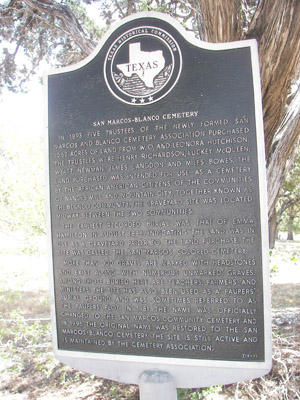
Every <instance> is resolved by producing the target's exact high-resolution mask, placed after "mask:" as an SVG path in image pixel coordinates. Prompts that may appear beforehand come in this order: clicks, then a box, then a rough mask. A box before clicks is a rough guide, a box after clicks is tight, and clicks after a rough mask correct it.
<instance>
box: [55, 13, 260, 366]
mask: <svg viewBox="0 0 300 400" xmlns="http://www.w3.org/2000/svg"><path fill="white" fill-rule="evenodd" d="M250 42H251V45H250V44H249V42H248V41H247V42H245V43H243V44H241V42H239V43H238V44H231V46H227V47H225V48H224V47H220V48H218V47H217V46H215V47H214V46H213V45H206V46H202V47H201V44H200V45H196V44H195V43H194V42H190V41H188V40H187V39H186V38H185V37H183V36H182V35H181V34H179V33H178V31H177V29H175V28H174V26H173V25H171V24H169V23H168V22H166V21H163V20H162V19H160V18H153V17H151V18H150V17H147V16H145V15H144V16H143V17H142V18H137V19H134V20H129V21H127V22H125V23H124V24H122V25H120V26H119V27H118V28H117V29H115V30H114V31H113V32H112V33H111V34H109V35H108V36H107V38H106V41H105V42H104V44H102V47H101V49H100V50H99V51H98V52H97V54H96V55H94V56H93V58H91V59H89V61H88V62H86V63H85V64H84V65H82V66H79V67H78V68H76V69H74V70H71V71H67V72H62V73H58V72H56V73H55V74H52V75H51V74H50V75H49V76H48V127H49V144H48V145H49V172H50V185H49V186H50V210H51V232H52V257H53V282H54V296H55V326H56V334H57V338H56V340H57V349H58V350H61V351H69V352H88V353H99V354H114V355H121V356H123V355H125V356H126V355H130V356H144V357H156V358H173V359H174V358H178V359H189V360H226V361H242V362H265V361H266V359H265V340H266V338H265V325H264V321H265V315H264V290H263V288H264V285H265V282H264V279H265V277H264V273H263V260H264V257H265V256H264V255H263V251H265V250H263V249H262V248H263V244H264V245H266V243H267V240H266V237H265V231H266V224H265V218H266V212H265V209H264V202H265V195H264V190H265V189H264V180H263V173H262V172H261V171H263V145H262V143H263V139H262V137H259V135H262V132H258V128H257V127H258V126H259V123H260V122H259V123H258V122H257V110H258V109H259V106H258V105H257V104H256V103H257V99H256V94H255V82H254V81H255V80H254V77H253V68H252V65H253V48H252V45H253V42H252V41H250ZM202 45H203V43H202ZM199 46H200V47H199ZM259 118H261V116H260V115H259ZM258 143H259V145H258ZM262 221H263V223H262Z"/></svg>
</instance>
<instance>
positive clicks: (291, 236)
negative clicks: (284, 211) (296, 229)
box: [287, 215, 295, 240]
mask: <svg viewBox="0 0 300 400" xmlns="http://www.w3.org/2000/svg"><path fill="white" fill-rule="evenodd" d="M294 219H295V217H294V216H293V215H290V216H289V222H288V235H287V240H294V234H293V223H294Z"/></svg>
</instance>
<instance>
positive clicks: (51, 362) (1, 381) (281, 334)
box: [0, 242, 300, 400]
mask: <svg viewBox="0 0 300 400" xmlns="http://www.w3.org/2000/svg"><path fill="white" fill-rule="evenodd" d="M298 257H299V260H298ZM271 268H272V273H271V283H272V285H271V292H272V323H273V332H274V356H273V358H274V367H273V371H272V372H271V374H269V376H267V377H265V378H261V379H259V380H255V381H252V382H247V383H239V384H236V385H229V386H226V387H223V388H216V389H215V390H214V392H213V393H212V390H210V391H206V392H204V393H201V391H200V390H196V389H195V390H189V391H188V390H180V391H179V393H178V399H181V400H198V399H204V398H205V399H207V400H209V399H215V400H217V399H219V400H221V399H223V400H225V399H227V400H228V399H243V400H247V399H263V398H265V399H291V400H292V399H293V400H294V399H297V398H300V397H299V396H300V395H299V390H300V352H299V350H300V335H299V333H300V243H298V242H279V243H277V245H276V249H275V250H274V251H273V254H272V257H271ZM0 316H1V318H0V339H1V342H0V345H1V357H0V398H1V399H4V400H27V399H28V400H29V399H30V400H35V399H39V400H46V399H47V400H56V399H62V398H64V399H67V400H68V399H69V400H71V399H72V400H84V399H88V400H118V399H126V400H138V399H139V390H138V387H137V386H134V385H122V384H119V383H117V382H113V381H109V380H105V379H101V378H97V377H94V376H90V375H88V374H85V373H82V372H80V371H76V370H73V369H71V368H69V367H67V366H63V365H62V364H60V363H59V362H58V361H57V360H55V359H54V357H53V355H52V351H51V332H50V328H49V326H50V322H49V321H50V320H49V302H48V274H47V260H46V257H42V258H34V257H24V256H22V258H21V256H20V255H17V254H15V255H11V254H7V253H6V254H0ZM281 387H282V389H280V390H279V389H278V388H281ZM210 392H211V393H210ZM297 393H298V394H297ZM297 396H298V397H297Z"/></svg>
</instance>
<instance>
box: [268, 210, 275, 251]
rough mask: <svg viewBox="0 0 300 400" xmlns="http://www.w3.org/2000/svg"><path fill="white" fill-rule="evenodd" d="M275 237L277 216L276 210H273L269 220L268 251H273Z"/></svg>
mask: <svg viewBox="0 0 300 400" xmlns="http://www.w3.org/2000/svg"><path fill="white" fill-rule="evenodd" d="M276 235H277V215H276V210H275V209H274V210H273V213H272V215H271V217H270V219H269V247H270V249H274V247H275V241H276Z"/></svg>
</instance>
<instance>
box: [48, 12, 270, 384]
mask: <svg viewBox="0 0 300 400" xmlns="http://www.w3.org/2000/svg"><path fill="white" fill-rule="evenodd" d="M143 18H154V19H158V20H162V21H164V22H167V23H169V24H170V25H171V26H173V28H175V29H176V30H177V31H178V32H179V34H181V35H182V36H183V37H184V39H185V40H187V41H188V42H190V43H191V44H192V45H194V46H196V47H198V48H201V49H207V50H219V51H220V50H229V49H237V48H249V49H250V55H251V63H252V73H253V89H254V109H255V122H256V143H257V160H258V178H259V182H258V185H259V193H260V196H259V197H260V212H261V241H262V274H263V301H264V329H265V331H264V349H265V361H263V362H255V361H219V360H195V359H188V358H166V357H149V356H128V355H116V354H103V353H102V354H101V353H91V352H80V351H66V350H60V349H58V343H57V325H56V309H55V297H54V276H53V254H52V235H51V210H50V182H49V146H48V77H49V76H50V75H56V74H61V73H65V72H71V71H75V70H77V69H80V68H82V67H84V66H85V65H87V64H88V63H89V62H90V61H92V60H93V59H94V58H95V57H96V55H97V54H98V53H99V51H100V50H101V49H102V47H103V46H104V44H105V43H106V41H107V40H108V39H109V37H110V36H111V35H112V34H113V33H114V32H115V31H116V30H117V29H118V28H119V27H121V26H122V25H124V24H125V23H128V22H132V21H134V20H137V19H143ZM148 24H149V22H148ZM44 115H45V135H46V140H45V143H46V145H45V155H46V157H45V174H46V217H47V227H48V229H47V233H48V235H47V236H48V260H49V286H50V311H51V325H52V337H53V351H54V355H55V356H56V357H57V358H58V360H59V361H61V362H62V363H64V364H67V365H69V366H71V367H73V368H76V369H79V370H81V371H85V372H88V373H91V374H94V375H97V376H100V377H103V378H107V379H112V380H117V381H120V382H124V383H131V384H138V383H139V381H140V375H141V374H142V373H143V372H144V371H145V370H153V369H154V370H162V371H166V372H169V374H170V375H172V376H173V378H174V381H175V385H176V387H186V388H187V387H190V388H192V387H207V386H213V385H220V384H229V383H234V382H238V381H243V380H248V379H254V378H258V377H260V376H262V375H264V374H266V373H268V372H269V371H270V369H271V367H272V332H271V300H270V298H271V296H270V274H269V252H268V247H269V244H268V243H269V242H268V215H267V192H266V172H265V143H264V130H263V114H262V103H261V84H260V72H259V58H258V48H257V42H256V40H255V39H248V40H243V41H235V42H228V43H209V42H204V41H201V40H199V39H196V38H194V37H192V36H191V35H190V34H189V33H188V32H187V31H185V29H184V28H183V27H182V26H181V25H180V24H179V22H177V21H176V20H175V19H174V18H172V17H170V16H169V15H167V14H163V13H158V12H153V11H150V12H142V13H137V14H133V15H131V16H129V17H127V18H124V19H123V20H121V21H119V22H118V23H116V24H115V25H114V26H113V27H111V28H110V29H109V30H108V31H107V32H106V33H105V34H104V36H103V37H102V38H101V40H100V42H99V44H98V45H97V46H96V48H95V49H94V50H93V52H92V53H91V54H90V55H89V56H88V57H87V58H85V59H84V60H82V61H80V62H79V63H77V64H75V65H72V66H69V67H63V68H59V69H55V70H49V71H45V73H44Z"/></svg>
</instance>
